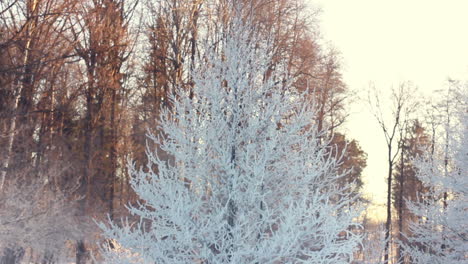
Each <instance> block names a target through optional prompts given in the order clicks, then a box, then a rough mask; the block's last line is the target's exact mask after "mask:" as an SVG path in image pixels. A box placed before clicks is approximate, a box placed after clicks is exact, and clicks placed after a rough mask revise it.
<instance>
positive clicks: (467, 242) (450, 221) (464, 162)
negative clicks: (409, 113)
mask: <svg viewBox="0 0 468 264" xmlns="http://www.w3.org/2000/svg"><path fill="white" fill-rule="evenodd" d="M454 93H455V94H456V96H453V94H452V93H451V92H450V94H449V96H450V97H448V98H447V99H446V104H445V105H444V107H443V108H442V109H443V111H442V112H444V115H443V116H442V117H443V124H444V126H443V133H442V134H443V136H442V140H441V144H439V147H437V146H436V147H435V148H433V151H432V153H431V151H428V152H427V155H425V156H423V157H421V158H420V159H418V160H416V161H415V167H416V169H417V171H418V172H417V176H418V178H419V179H420V180H421V181H422V182H423V184H424V186H425V188H426V189H427V192H425V193H424V194H422V198H421V199H420V200H419V201H417V202H415V203H411V202H410V206H409V208H410V210H411V211H412V213H414V214H415V215H417V216H418V217H419V221H418V222H417V223H414V224H412V225H411V226H410V231H411V233H412V235H411V236H410V237H409V238H408V242H407V243H406V245H404V248H405V251H406V253H407V254H408V255H409V256H410V257H411V259H412V261H413V262H414V263H444V264H461V263H466V262H467V261H468V214H467V212H468V85H465V86H463V88H460V89H457V91H456V92H454Z"/></svg>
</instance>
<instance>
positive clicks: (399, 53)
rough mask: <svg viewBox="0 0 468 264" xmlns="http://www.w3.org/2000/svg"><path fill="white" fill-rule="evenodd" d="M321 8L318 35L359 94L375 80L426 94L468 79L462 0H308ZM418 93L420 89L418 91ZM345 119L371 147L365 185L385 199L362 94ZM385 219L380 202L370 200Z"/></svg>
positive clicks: (466, 16)
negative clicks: (411, 85)
mask: <svg viewBox="0 0 468 264" xmlns="http://www.w3.org/2000/svg"><path fill="white" fill-rule="evenodd" d="M308 1H309V2H310V4H311V5H312V6H314V7H320V8H321V10H322V12H321V15H320V28H321V33H322V36H323V37H324V39H325V40H326V41H328V42H329V43H330V45H332V46H333V47H335V48H337V49H338V50H339V51H340V52H341V55H342V58H343V65H344V70H343V77H344V81H345V82H346V84H347V85H348V87H349V88H350V89H351V90H352V91H354V92H356V93H357V94H358V95H360V96H362V97H366V96H367V93H366V90H367V89H368V87H369V83H370V82H372V83H374V84H375V86H376V87H377V88H378V89H379V90H381V91H382V92H383V93H385V92H388V91H389V90H390V88H391V87H392V85H393V86H396V85H398V84H399V83H400V82H402V81H411V82H413V83H414V84H415V85H416V86H418V88H419V90H420V91H421V92H422V93H423V94H425V95H427V96H429V95H431V94H434V90H437V89H441V88H443V87H445V86H444V85H445V83H446V80H447V79H448V78H449V77H450V78H452V79H464V80H466V79H468V13H467V12H468V1H467V0H391V1H390V0H353V1H351V0H308ZM415 96H417V95H415ZM351 110H352V111H351V115H350V117H349V118H348V123H347V124H346V128H345V129H346V132H347V134H348V136H349V137H351V138H355V139H357V140H358V141H359V143H360V145H361V146H362V148H363V149H364V151H365V152H367V154H368V160H367V164H368V165H367V168H366V170H365V171H364V181H365V184H366V185H365V187H364V188H365V191H366V193H367V194H368V195H369V196H370V197H373V201H374V202H375V204H382V205H383V204H385V197H386V183H385V177H386V173H387V169H388V167H387V164H386V145H385V139H384V137H383V134H382V131H381V130H380V129H379V127H378V126H377V123H376V122H375V120H374V119H373V117H372V116H371V114H370V113H369V110H368V108H367V107H366V105H365V104H364V103H363V102H362V101H358V102H356V103H355V104H353V106H352V108H351ZM374 211H375V214H376V216H377V217H378V218H379V219H384V217H385V211H384V209H383V207H378V206H376V207H374Z"/></svg>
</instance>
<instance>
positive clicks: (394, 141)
mask: <svg viewBox="0 0 468 264" xmlns="http://www.w3.org/2000/svg"><path fill="white" fill-rule="evenodd" d="M415 90H416V89H415V87H414V86H412V85H411V84H410V83H402V84H400V85H399V86H398V87H397V88H392V90H391V97H390V102H391V106H390V107H391V110H390V111H391V112H390V114H389V115H387V114H388V113H386V112H385V111H384V108H385V107H388V106H387V105H383V104H382V96H381V95H380V94H379V93H378V91H377V89H376V88H375V86H372V87H371V91H369V94H368V103H369V106H370V108H371V112H372V114H373V115H374V117H375V119H376V120H377V122H378V124H379V126H380V128H381V129H382V132H383V135H384V137H385V142H386V146H387V164H388V173H387V220H386V222H385V249H384V251H385V252H384V263H385V264H388V263H389V251H390V244H391V236H390V235H391V225H392V187H393V185H392V180H393V173H394V165H395V162H396V159H397V157H398V154H399V153H400V151H401V145H400V144H399V142H400V137H401V133H400V131H402V129H404V127H405V126H406V124H407V122H408V120H409V114H410V113H412V111H413V110H414V108H415V106H416V103H415V102H414V101H412V100H411V98H414V93H415Z"/></svg>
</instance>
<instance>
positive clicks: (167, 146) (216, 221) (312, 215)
mask: <svg viewBox="0 0 468 264" xmlns="http://www.w3.org/2000/svg"><path fill="white" fill-rule="evenodd" d="M228 26H229V27H228V34H227V35H226V36H225V37H224V38H223V39H222V40H221V41H222V42H223V43H222V47H223V49H222V52H221V54H219V53H217V52H208V53H207V54H206V55H205V56H204V60H203V61H201V62H203V63H200V64H198V65H199V66H198V69H197V71H196V73H195V74H194V76H193V77H194V78H193V80H194V88H193V94H191V93H189V92H185V91H183V90H179V92H177V94H176V96H175V97H173V98H172V100H173V102H174V103H173V111H163V114H162V115H161V124H160V125H161V128H162V130H163V133H162V134H161V135H160V136H159V137H157V136H150V137H151V138H152V139H153V140H155V141H156V142H158V143H159V144H160V146H161V149H162V150H163V151H165V152H166V153H168V154H169V155H171V156H173V157H174V161H173V162H167V161H164V160H161V159H160V158H159V155H160V153H157V152H153V151H148V155H149V160H150V163H149V165H148V167H147V169H145V170H137V169H135V168H133V169H132V174H133V178H132V187H133V188H134V190H135V192H136V193H137V194H138V195H139V196H140V198H141V199H142V200H143V201H144V202H143V203H140V204H141V206H137V207H132V208H131V209H130V211H131V212H132V213H133V214H135V215H138V216H140V217H141V221H140V222H139V224H137V225H133V227H132V225H129V224H125V225H124V226H123V227H121V228H119V227H117V226H116V225H115V224H114V223H111V227H106V226H105V225H101V227H102V228H103V229H104V232H105V234H106V236H107V237H108V238H109V239H115V243H113V245H112V246H110V247H106V248H105V249H104V251H103V254H104V257H105V259H106V261H109V262H112V263H128V262H132V261H133V262H138V263H152V262H158V263H189V262H202V263H204V262H208V263H276V262H298V261H301V262H305V263H349V262H350V261H352V258H353V250H354V247H355V246H356V243H357V242H358V241H359V238H358V236H356V235H355V234H354V233H353V232H351V231H349V230H350V229H349V228H350V227H352V226H353V217H355V216H356V213H358V212H357V210H353V207H352V206H351V203H352V202H353V201H354V200H355V199H356V196H355V194H354V193H352V192H350V191H349V186H348V185H346V186H344V187H340V186H339V184H338V181H339V179H340V178H341V177H344V175H343V174H339V173H338V172H337V170H338V166H337V165H338V163H339V161H338V160H336V159H334V158H332V157H331V156H330V154H329V148H328V147H327V144H322V143H321V142H320V141H319V140H318V138H319V135H320V133H323V132H322V131H317V127H316V126H315V125H311V124H310V122H311V118H312V117H313V115H314V113H313V109H311V108H310V106H311V104H310V102H309V101H307V100H304V99H303V96H301V94H300V93H297V92H296V91H294V89H287V90H285V89H284V87H287V88H290V86H289V85H290V84H286V86H285V85H284V83H283V81H284V80H287V78H288V76H287V73H286V72H285V70H281V69H277V70H275V71H272V72H270V74H269V78H267V79H265V74H266V73H267V71H268V68H269V65H270V62H271V59H272V58H271V53H269V52H268V51H269V50H268V48H269V47H268V46H267V45H266V46H265V43H264V42H261V41H260V40H256V38H255V34H254V31H252V29H251V28H250V24H247V26H245V25H244V24H243V23H242V22H241V20H239V19H234V20H233V21H231V22H230V23H229V24H228ZM206 62H208V63H206ZM286 82H289V81H286ZM118 246H120V247H123V249H122V250H114V249H117V248H118ZM127 253H128V254H127Z"/></svg>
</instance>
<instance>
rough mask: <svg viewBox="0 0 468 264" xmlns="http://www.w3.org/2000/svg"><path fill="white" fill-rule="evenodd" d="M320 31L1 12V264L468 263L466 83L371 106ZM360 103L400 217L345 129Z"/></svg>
mask: <svg viewBox="0 0 468 264" xmlns="http://www.w3.org/2000/svg"><path fill="white" fill-rule="evenodd" d="M319 17H320V10H319V9H318V8H314V7H313V6H312V7H311V6H310V5H309V3H308V2H307V1H305V0H158V1H155V0H2V1H1V2H0V146H1V147H0V264H16V263H41V264H59V263H76V264H87V263H112V264H113V263H115V264H118V263H122V264H124V263H127V264H128V263H214V264H218V263H219V264H221V263H235V264H244V263H252V264H254V263H255V264H260V263H261V264H264V263H265V264H266V263H272V264H273V263H275V264H276V263H317V264H326V263H333V264H334V263H354V264H371V263H372V264H390V263H391V264H410V263H421V264H425V263H450V264H462V263H466V262H467V261H468V233H467V230H468V214H467V210H468V197H467V194H468V138H467V136H468V82H467V81H464V80H452V79H450V80H448V81H447V85H446V87H441V90H440V91H439V93H438V94H436V95H434V96H433V97H431V98H422V97H418V96H414V95H415V94H416V93H417V88H416V86H415V85H413V84H412V83H410V82H404V83H401V84H399V85H397V86H395V87H394V88H392V89H391V91H390V93H389V97H388V96H383V95H382V94H380V93H379V92H378V91H377V89H375V87H372V86H371V87H369V89H368V92H367V97H366V98H361V97H359V96H357V95H356V94H355V93H354V92H353V91H351V90H350V89H349V88H348V86H347V84H346V83H345V81H344V79H343V65H342V58H341V55H340V52H339V51H338V50H336V49H335V48H333V47H332V46H331V45H329V44H327V43H326V41H324V40H323V37H322V34H321V29H320V23H319ZM389 90H390V89H389ZM356 102H357V103H361V104H366V105H367V106H368V109H369V112H370V113H371V114H372V116H373V117H374V118H373V119H372V120H370V121H369V122H373V123H375V124H377V125H378V126H379V128H380V132H381V135H379V136H380V138H381V140H385V144H386V149H385V153H387V155H386V156H385V157H384V158H385V159H386V160H387V165H388V167H386V168H381V171H382V175H385V177H386V178H385V181H386V182H385V183H386V190H387V191H386V197H387V199H386V205H385V206H386V215H385V221H383V222H382V221H378V219H377V218H376V217H375V215H373V213H372V212H371V211H370V210H369V208H370V205H371V204H372V203H373V201H372V199H370V198H369V197H366V196H365V195H363V188H364V184H365V183H364V180H363V170H364V169H365V167H366V164H367V154H366V153H365V151H364V150H363V149H362V147H361V146H360V144H359V142H358V141H357V140H356V139H353V138H351V137H350V136H349V135H347V133H346V130H345V129H343V126H344V124H345V123H346V121H347V119H348V117H349V115H350V105H351V104H352V103H356Z"/></svg>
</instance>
